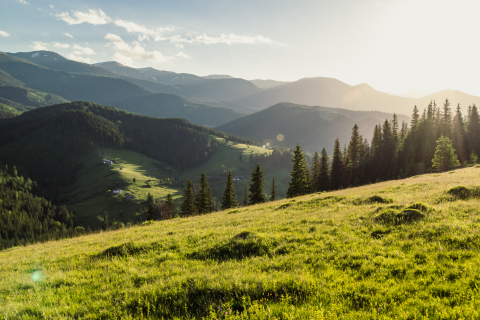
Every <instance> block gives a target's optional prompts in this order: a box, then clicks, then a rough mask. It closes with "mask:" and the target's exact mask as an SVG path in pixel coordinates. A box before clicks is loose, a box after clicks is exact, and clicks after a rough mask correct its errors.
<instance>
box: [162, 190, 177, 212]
mask: <svg viewBox="0 0 480 320" xmlns="http://www.w3.org/2000/svg"><path fill="white" fill-rule="evenodd" d="M165 204H166V205H167V208H168V209H169V210H170V215H171V216H172V217H175V213H176V212H175V203H174V202H173V197H172V195H171V194H170V193H169V194H167V199H165Z"/></svg>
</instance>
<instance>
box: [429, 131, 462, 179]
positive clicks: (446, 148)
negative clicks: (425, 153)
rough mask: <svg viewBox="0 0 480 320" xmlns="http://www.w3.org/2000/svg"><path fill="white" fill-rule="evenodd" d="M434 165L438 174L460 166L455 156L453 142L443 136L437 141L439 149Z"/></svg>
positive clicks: (437, 149) (436, 152) (433, 161)
mask: <svg viewBox="0 0 480 320" xmlns="http://www.w3.org/2000/svg"><path fill="white" fill-rule="evenodd" d="M432 164H433V165H432V168H433V169H434V170H435V171H437V172H442V171H445V170H448V169H450V168H453V167H457V166H459V165H460V162H458V158H457V155H456V154H455V149H453V146H452V140H450V139H449V138H448V137H444V136H441V137H440V138H439V139H438V140H437V148H436V150H435V157H434V158H433V160H432Z"/></svg>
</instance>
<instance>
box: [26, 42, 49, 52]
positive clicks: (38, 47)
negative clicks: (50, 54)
mask: <svg viewBox="0 0 480 320" xmlns="http://www.w3.org/2000/svg"><path fill="white" fill-rule="evenodd" d="M47 46H48V43H43V42H42V41H33V45H31V46H30V47H31V48H33V49H35V50H48V48H47Z"/></svg>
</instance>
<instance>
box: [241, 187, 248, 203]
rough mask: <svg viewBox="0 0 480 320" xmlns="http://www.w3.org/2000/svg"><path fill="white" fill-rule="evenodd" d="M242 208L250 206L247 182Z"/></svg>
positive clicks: (244, 188)
mask: <svg viewBox="0 0 480 320" xmlns="http://www.w3.org/2000/svg"><path fill="white" fill-rule="evenodd" d="M242 206H243V207H246V206H248V187H247V181H245V186H244V187H243V199H242Z"/></svg>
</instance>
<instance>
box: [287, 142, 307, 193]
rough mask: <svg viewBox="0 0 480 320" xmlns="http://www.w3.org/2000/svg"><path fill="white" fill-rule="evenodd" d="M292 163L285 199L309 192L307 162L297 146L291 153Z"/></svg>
mask: <svg viewBox="0 0 480 320" xmlns="http://www.w3.org/2000/svg"><path fill="white" fill-rule="evenodd" d="M292 163H293V168H292V172H291V173H290V177H291V180H290V182H289V186H288V190H287V198H293V197H297V196H302V195H304V194H307V193H308V192H309V185H308V180H309V179H308V167H307V161H306V160H305V155H304V154H303V151H302V149H301V147H300V145H298V144H297V147H296V148H295V151H294V152H293V159H292Z"/></svg>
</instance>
